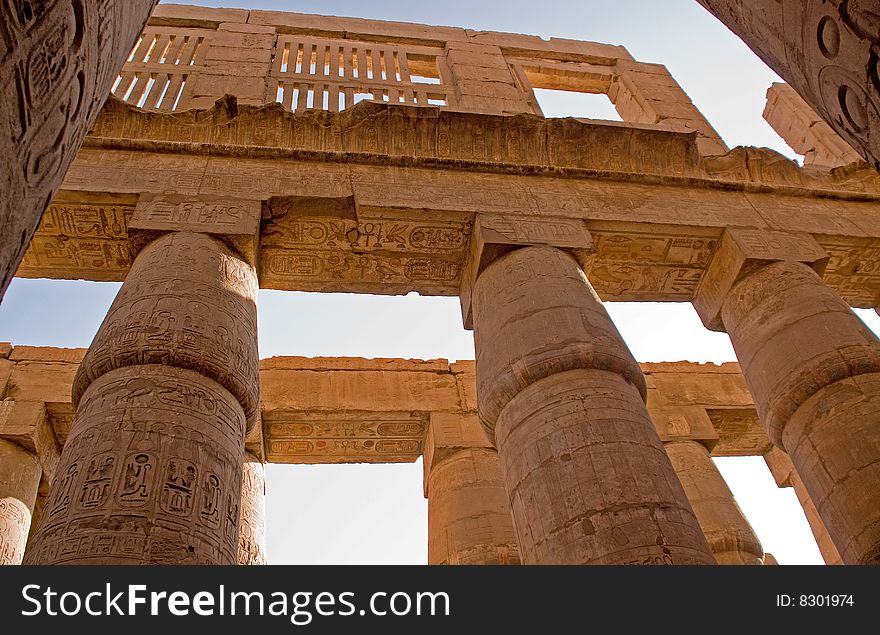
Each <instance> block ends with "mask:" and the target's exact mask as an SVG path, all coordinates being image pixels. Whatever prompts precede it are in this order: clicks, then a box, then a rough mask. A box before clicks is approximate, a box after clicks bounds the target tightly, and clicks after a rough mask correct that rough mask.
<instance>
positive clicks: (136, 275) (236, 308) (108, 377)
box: [28, 232, 259, 564]
mask: <svg viewBox="0 0 880 635" xmlns="http://www.w3.org/2000/svg"><path fill="white" fill-rule="evenodd" d="M255 295H256V276H255V273H254V270H253V268H252V267H251V266H250V265H248V264H246V263H245V262H244V261H242V260H241V259H239V258H238V257H237V256H236V255H235V254H233V253H232V252H231V251H230V250H229V248H227V247H226V246H225V245H223V244H222V243H220V242H219V241H217V240H215V239H213V238H210V237H208V236H206V235H204V234H194V233H186V232H179V233H174V234H168V235H165V236H162V237H161V238H158V239H157V240H155V241H153V242H152V243H150V244H149V245H148V246H147V247H146V248H145V249H144V250H143V251H142V252H141V253H140V255H139V256H138V258H137V259H136V260H135V262H134V265H133V266H132V269H131V272H130V273H129V275H128V278H127V279H126V282H125V284H123V286H122V289H120V291H119V293H118V295H117V296H116V299H115V300H114V303H113V305H112V306H111V308H110V311H109V312H108V314H107V317H106V319H105V320H104V322H103V324H102V325H101V328H100V329H99V330H98V333H97V335H96V336H95V340H94V341H93V342H92V346H91V347H90V348H89V350H88V352H87V353H86V355H85V357H84V358H83V360H82V362H81V364H80V366H79V368H78V371H77V374H76V376H75V378H74V381H73V388H72V399H73V402H74V404H76V406H77V411H76V419H75V420H74V422H73V425H72V428H71V431H70V436H69V437H68V439H67V443H66V444H65V446H64V452H63V453H62V456H61V461H60V463H59V467H58V472H57V474H56V478H55V480H54V482H53V483H52V487H51V489H50V492H49V499H48V502H47V507H46V509H45V510H44V513H43V517H42V519H41V523H40V527H39V530H38V532H37V535H36V537H35V538H34V541H33V545H34V546H33V547H32V548H31V550H30V551H29V554H31V555H29V556H28V558H29V560H30V561H31V562H37V563H55V562H86V561H91V562H132V563H136V562H141V563H186V562H190V563H214V564H224V563H225V564H232V563H234V562H235V561H236V553H237V550H238V546H239V545H238V540H239V530H238V526H239V516H240V490H241V483H242V460H243V457H244V443H245V434H246V430H245V421H247V423H248V426H252V425H254V424H255V422H256V419H257V418H258V417H257V414H258V406H259V383H258V382H259V377H258V364H257V346H256V335H257V332H256V306H255Z"/></svg>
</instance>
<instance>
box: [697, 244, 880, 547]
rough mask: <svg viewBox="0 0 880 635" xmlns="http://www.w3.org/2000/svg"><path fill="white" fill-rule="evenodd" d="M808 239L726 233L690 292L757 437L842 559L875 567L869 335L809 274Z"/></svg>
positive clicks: (875, 427)
mask: <svg viewBox="0 0 880 635" xmlns="http://www.w3.org/2000/svg"><path fill="white" fill-rule="evenodd" d="M826 261H827V257H826V256H825V253H824V251H823V250H822V248H821V247H820V246H819V245H818V244H817V243H816V241H815V240H814V239H813V238H812V237H811V236H809V235H801V236H794V235H790V234H782V233H780V232H772V231H765V230H728V231H727V232H725V235H724V236H723V237H722V240H721V243H720V244H719V247H718V250H717V251H716V254H715V256H714V257H713V261H712V264H711V266H710V267H709V270H708V271H707V272H706V276H705V277H704V280H703V282H702V284H701V287H700V289H699V290H698V293H697V297H696V299H695V301H694V305H695V307H696V308H697V310H698V312H699V313H700V316H701V318H702V319H703V323H704V324H706V325H707V326H709V327H710V328H715V329H717V330H726V331H727V333H728V334H729V335H730V339H731V342H732V343H733V347H734V349H735V350H736V354H737V357H738V358H739V361H740V365H741V367H742V371H743V375H744V376H745V379H746V383H747V384H748V386H749V390H750V391H751V393H752V395H753V396H754V399H755V407H756V408H757V410H758V415H759V418H760V420H761V423H762V424H763V426H764V428H765V430H766V431H767V435H768V436H769V437H770V439H771V440H772V441H773V443H774V444H775V445H777V446H778V447H780V448H782V449H783V450H785V452H786V453H787V454H788V455H789V457H790V458H791V461H792V463H793V464H794V467H795V470H796V471H797V473H798V474H799V475H800V477H801V479H802V480H803V482H804V485H805V487H806V490H807V492H808V493H809V496H810V499H811V500H812V501H813V502H814V503H815V504H816V509H817V510H818V511H819V515H820V516H821V517H822V520H823V522H824V524H825V526H826V527H827V528H828V532H829V534H830V535H831V538H832V540H833V541H834V544H835V546H836V547H837V549H838V551H840V554H841V556H842V558H843V561H844V562H845V563H847V564H857V563H860V564H869V563H875V564H876V563H880V489H878V488H877V483H878V482H880V341H878V339H877V337H876V336H875V335H874V334H873V333H872V332H871V331H870V329H868V327H867V326H865V324H864V323H863V322H862V321H861V320H860V319H859V318H858V317H857V316H856V315H855V313H853V312H852V310H851V309H850V308H849V307H848V306H847V305H846V303H845V302H844V301H843V300H841V298H840V297H838V296H837V295H836V294H835V293H834V291H832V290H831V289H830V288H829V287H828V286H826V285H825V283H824V282H823V281H822V278H821V277H820V276H819V274H818V273H817V271H816V270H817V269H818V270H819V271H821V270H822V269H823V267H824V264H825V262H826Z"/></svg>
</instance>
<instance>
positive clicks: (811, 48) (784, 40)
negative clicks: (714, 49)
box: [697, 0, 880, 167]
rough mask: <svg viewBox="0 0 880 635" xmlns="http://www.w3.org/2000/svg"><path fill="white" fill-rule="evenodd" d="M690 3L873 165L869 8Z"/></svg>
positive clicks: (874, 67) (874, 77)
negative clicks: (749, 51)
mask: <svg viewBox="0 0 880 635" xmlns="http://www.w3.org/2000/svg"><path fill="white" fill-rule="evenodd" d="M697 1H698V2H699V3H700V4H701V5H703V6H704V7H705V8H707V9H708V10H709V11H711V12H712V13H713V14H714V15H715V16H716V17H717V18H718V19H719V20H721V21H722V22H723V23H724V24H725V25H727V26H728V27H729V28H730V30H731V31H733V32H734V33H735V34H736V35H738V36H739V37H740V38H741V39H742V40H743V41H744V42H745V43H746V44H747V45H748V46H749V48H751V49H752V50H753V51H754V52H755V53H756V54H757V55H758V56H759V57H760V58H761V59H762V60H764V61H765V62H766V63H767V65H768V66H770V68H772V69H773V70H774V71H776V72H777V73H779V75H780V76H781V77H782V78H783V79H784V80H785V81H787V82H788V83H789V84H790V85H791V86H792V87H793V88H794V89H795V90H796V91H797V92H798V93H799V94H800V95H801V97H803V98H804V100H805V101H806V102H807V103H808V104H810V106H811V107H812V108H813V109H814V110H815V111H816V112H817V113H819V114H820V115H821V116H822V118H823V119H824V120H825V121H826V122H827V123H828V124H829V125H830V126H831V127H832V128H834V130H835V131H836V132H837V133H838V134H839V135H840V136H841V137H843V139H844V140H846V141H847V142H848V143H849V144H850V145H851V146H852V147H853V148H855V149H856V151H858V152H859V154H861V155H862V156H863V157H865V158H866V159H867V160H868V161H870V162H871V163H872V164H873V165H874V166H875V167H878V166H880V92H878V91H880V66H878V58H877V51H876V47H877V45H878V43H880V36H878V32H880V18H878V14H877V11H876V6H875V4H874V3H871V2H820V1H819V0H806V1H804V0H782V1H776V2H765V1H763V0H697Z"/></svg>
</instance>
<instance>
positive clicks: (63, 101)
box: [0, 0, 157, 299]
mask: <svg viewBox="0 0 880 635" xmlns="http://www.w3.org/2000/svg"><path fill="white" fill-rule="evenodd" d="M156 2H157V0H77V1H76V2H72V1H71V0H58V1H57V2H33V1H29V2H24V1H21V0H17V1H15V2H3V3H0V42H2V45H0V49H2V55H0V76H2V77H3V78H4V81H5V82H6V87H5V88H4V90H3V95H2V97H0V121H3V122H4V126H3V128H2V131H0V156H2V157H3V158H4V161H3V163H2V166H0V190H2V192H3V197H2V201H0V235H2V236H3V240H0V299H2V298H3V293H4V292H5V291H6V287H7V285H8V284H9V281H10V280H12V276H13V275H14V274H15V270H16V268H17V267H18V263H19V262H21V259H22V257H23V256H24V252H25V249H27V246H28V243H29V242H30V240H31V236H33V233H34V230H36V228H37V224H38V223H39V222H40V216H41V215H42V214H43V210H44V209H45V208H46V206H47V205H48V204H49V201H50V200H51V199H52V197H53V196H54V195H55V191H56V190H57V189H58V187H59V186H60V185H61V180H62V179H63V178H64V174H65V173H66V172H67V168H68V166H69V165H70V162H71V161H72V160H73V157H74V155H75V154H76V152H77V151H78V150H79V147H80V144H81V143H82V140H83V138H84V137H85V136H86V133H87V132H88V130H89V128H90V127H91V126H92V124H93V123H94V122H95V118H96V117H97V116H98V112H99V111H100V109H101V106H102V105H103V104H104V101H105V100H106V99H107V96H108V95H109V94H110V87H111V85H112V84H113V81H114V80H115V79H116V75H117V73H118V72H119V69H120V68H122V64H123V63H124V62H125V59H126V57H128V54H129V53H130V52H131V47H132V45H133V44H134V42H135V39H136V38H137V36H138V35H139V34H140V32H141V29H142V28H143V26H144V24H145V23H146V21H147V18H148V17H149V15H150V11H151V10H152V9H153V7H154V6H155V5H156Z"/></svg>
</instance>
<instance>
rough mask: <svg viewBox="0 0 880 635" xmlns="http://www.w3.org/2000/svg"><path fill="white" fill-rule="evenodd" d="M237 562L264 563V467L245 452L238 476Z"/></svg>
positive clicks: (247, 563) (252, 455) (254, 457)
mask: <svg viewBox="0 0 880 635" xmlns="http://www.w3.org/2000/svg"><path fill="white" fill-rule="evenodd" d="M237 562H238V564H243V565H251V564H266V562H267V560H266V470H265V467H264V466H263V463H262V461H260V459H259V458H258V457H257V456H255V455H254V454H252V453H250V452H246V453H245V457H244V464H243V465H242V478H241V521H240V522H239V535H238V555H237Z"/></svg>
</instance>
